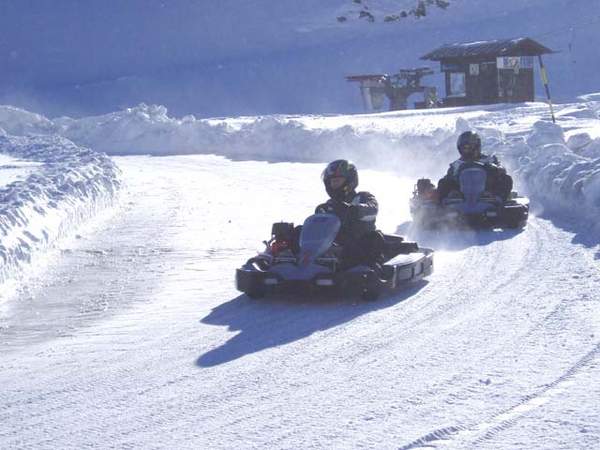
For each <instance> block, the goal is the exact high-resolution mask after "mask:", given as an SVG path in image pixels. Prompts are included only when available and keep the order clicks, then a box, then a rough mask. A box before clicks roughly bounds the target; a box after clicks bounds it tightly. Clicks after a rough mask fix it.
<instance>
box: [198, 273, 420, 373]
mask: <svg viewBox="0 0 600 450" xmlns="http://www.w3.org/2000/svg"><path fill="white" fill-rule="evenodd" d="M427 284H428V281H426V280H421V281H419V282H417V283H414V284H413V285H410V286H408V287H407V288H406V289H404V290H402V291H399V292H394V293H389V294H387V295H382V297H381V298H379V299H378V300H377V301H373V302H365V301H362V300H358V299H343V298H317V299H312V298H311V299H310V300H308V299H307V298H305V297H298V296H296V297H291V296H277V297H271V298H267V299H261V300H253V299H251V298H249V297H247V296H246V295H240V296H238V297H236V298H234V299H233V300H231V301H229V302H226V303H223V304H221V305H219V306H218V307H216V308H215V309H213V310H212V311H211V312H210V314H209V315H208V316H206V317H205V318H203V319H202V320H201V321H200V322H201V323H203V324H208V325H217V326H227V327H228V329H229V330H231V331H237V330H239V331H240V332H239V333H238V334H236V335H235V336H234V337H232V338H231V339H229V340H228V341H227V342H225V343H224V344H222V345H221V346H219V347H217V348H214V349H211V350H209V351H207V352H206V353H204V354H203V355H201V356H200V357H199V358H198V359H197V360H196V365H197V366H199V367H213V366H217V365H219V364H224V363H227V362H229V361H233V360H236V359H238V358H241V357H243V356H246V355H249V354H252V353H256V352H259V351H261V350H265V349H268V348H272V347H278V346H281V345H285V344H289V343H291V342H294V341H297V340H299V339H302V338H305V337H308V336H310V335H311V334H313V333H315V332H317V331H323V330H327V329H330V328H334V327H336V326H338V325H341V324H344V323H346V322H350V321H351V320H353V319H355V318H357V317H359V316H361V315H363V314H367V313H370V312H372V311H377V310H380V309H384V308H389V307H391V306H394V305H396V304H397V303H400V302H402V301H404V300H406V299H408V298H410V297H412V296H414V295H416V294H417V293H418V292H419V291H420V290H421V289H423V288H424V287H425V286H426V285H427Z"/></svg>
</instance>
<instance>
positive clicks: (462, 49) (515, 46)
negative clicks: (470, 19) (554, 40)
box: [421, 37, 554, 61]
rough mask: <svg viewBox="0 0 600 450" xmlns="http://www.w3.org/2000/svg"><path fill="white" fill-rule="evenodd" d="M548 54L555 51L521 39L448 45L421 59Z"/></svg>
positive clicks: (524, 38)
mask: <svg viewBox="0 0 600 450" xmlns="http://www.w3.org/2000/svg"><path fill="white" fill-rule="evenodd" d="M546 53H554V51H552V50H550V49H549V48H547V47H544V46H543V45H542V44H540V43H539V42H536V41H534V40H533V39H530V38H527V37H521V38H516V39H497V40H493V41H477V42H466V43H457V44H447V45H443V46H442V47H440V48H437V49H435V50H433V51H431V52H429V53H427V54H426V55H424V56H422V57H421V59H428V60H431V61H441V60H444V59H479V58H484V57H497V56H537V55H543V54H546Z"/></svg>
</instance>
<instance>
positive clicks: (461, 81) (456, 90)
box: [450, 72, 467, 97]
mask: <svg viewBox="0 0 600 450" xmlns="http://www.w3.org/2000/svg"><path fill="white" fill-rule="evenodd" d="M450 96H451V97H466V96H467V89H466V84H465V73H464V72H452V73H450Z"/></svg>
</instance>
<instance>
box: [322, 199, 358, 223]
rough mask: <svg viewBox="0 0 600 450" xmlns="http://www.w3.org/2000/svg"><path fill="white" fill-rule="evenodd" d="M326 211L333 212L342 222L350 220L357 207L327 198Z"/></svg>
mask: <svg viewBox="0 0 600 450" xmlns="http://www.w3.org/2000/svg"><path fill="white" fill-rule="evenodd" d="M326 205H327V209H328V211H327V212H330V213H333V214H335V215H336V216H338V218H339V219H340V221H341V222H342V224H344V223H346V222H348V221H349V220H352V218H353V217H354V216H355V213H356V212H357V209H356V208H355V207H354V206H353V205H352V204H350V203H346V202H340V201H335V200H329V201H328V202H327V203H326Z"/></svg>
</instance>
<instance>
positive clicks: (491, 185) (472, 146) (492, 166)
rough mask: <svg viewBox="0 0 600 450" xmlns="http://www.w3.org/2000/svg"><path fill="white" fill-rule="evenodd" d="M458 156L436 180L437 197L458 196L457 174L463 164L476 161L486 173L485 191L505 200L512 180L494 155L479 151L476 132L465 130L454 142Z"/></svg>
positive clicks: (510, 188) (511, 185)
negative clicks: (439, 178)
mask: <svg viewBox="0 0 600 450" xmlns="http://www.w3.org/2000/svg"><path fill="white" fill-rule="evenodd" d="M456 146H457V147H458V151H459V153H460V158H459V159H457V160H456V161H454V162H453V163H452V164H450V168H449V169H448V173H446V176H445V177H443V178H442V179H441V180H440V181H439V182H438V189H437V192H438V197H439V200H440V201H442V200H444V199H445V198H447V197H448V196H449V195H458V196H460V195H461V194H460V185H459V182H458V176H459V174H460V171H461V168H462V167H463V166H464V165H465V164H469V163H478V164H481V165H482V166H483V168H484V169H485V171H486V173H487V180H486V191H488V192H489V193H491V194H492V195H494V196H497V197H499V198H500V200H502V201H506V200H507V199H508V197H509V195H510V193H511V191H512V187H513V180H512V178H511V177H510V176H509V175H508V174H507V173H506V169H504V167H502V166H501V165H500V163H499V162H498V158H496V156H494V155H492V156H488V155H484V154H482V153H481V138H480V137H479V135H478V134H477V133H473V132H472V131H465V132H464V133H462V134H461V135H460V136H459V138H458V141H457V143H456Z"/></svg>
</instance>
